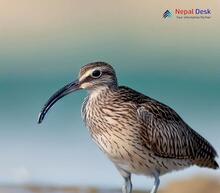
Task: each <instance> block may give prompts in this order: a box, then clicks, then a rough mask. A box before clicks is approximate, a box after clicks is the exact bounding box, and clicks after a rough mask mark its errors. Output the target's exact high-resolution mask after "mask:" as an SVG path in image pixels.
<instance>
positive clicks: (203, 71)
mask: <svg viewBox="0 0 220 193" xmlns="http://www.w3.org/2000/svg"><path fill="white" fill-rule="evenodd" d="M175 8H181V9H184V8H185V9H191V8H203V9H206V8H210V9H211V10H212V17H211V18H210V19H197V20H196V19H185V20H178V19H176V18H175V16H173V17H171V18H168V19H163V18H162V15H163V13H164V12H165V11H166V10H167V9H169V10H171V11H172V10H174V9H175ZM219 9H220V3H219V1H217V0H216V1H195V2H185V1H182V2H176V1H174V0H172V1H162V0H160V1H153V0H148V1H145V0H140V1H134V0H133V1H132V0H117V1H115V0H113V1H103V0H93V1H86V0H62V1H59V0H19V1H17V0H15V1H8V0H0V24H1V25H0V29H1V30H0V42H1V43H0V50H1V51H0V121H1V123H0V152H1V155H0V184H2V185H5V184H6V185H7V184H52V185H53V184H54V185H73V186H74V185H77V186H78V185H79V186H80V185H86V186H98V187H109V188H114V187H120V186H121V183H122V182H123V181H122V178H121V177H120V175H119V174H118V172H117V171H116V169H115V168H114V166H113V164H112V163H111V162H110V161H109V160H108V159H107V158H106V157H105V156H104V155H103V154H102V152H101V151H100V150H99V149H98V148H97V147H96V145H95V144H94V143H93V142H92V140H91V139H90V136H89V133H88V130H87V129H86V128H85V126H84V124H83V122H82V119H81V116H80V108H81V103H82V102H83V98H84V97H85V96H86V94H87V93H86V92H85V91H81V92H78V93H75V94H73V95H69V96H68V97H65V99H64V100H61V101H59V102H58V103H57V104H56V105H55V106H54V107H53V108H52V109H51V111H50V112H49V113H48V115H47V117H46V119H45V121H44V122H43V124H41V125H38V124H37V116H38V113H39V111H40V110H41V107H42V106H43V104H44V103H45V102H46V101H47V99H48V98H49V97H50V96H51V94H53V93H54V92H55V91H56V90H57V89H59V88H61V87H62V86H63V85H65V84H66V83H68V82H70V81H72V80H74V79H75V78H76V77H77V76H78V72H79V69H80V67H81V66H82V65H85V64H87V63H90V62H93V61H97V60H101V61H105V62H109V63H110V64H112V65H113V66H114V67H115V69H116V72H117V75H118V80H119V83H120V84H121V85H129V86H130V87H132V88H134V89H136V90H139V91H140V92H143V93H145V94H146V95H148V96H151V97H153V98H155V99H157V100H160V101H162V102H163V103H165V104H167V105H169V106H171V107H172V108H174V109H175V110H176V111H177V112H178V113H179V114H180V115H181V116H182V117H183V119H184V120H185V121H186V122H187V123H188V124H189V125H190V126H191V127H192V128H194V129H195V130H196V131H198V132H199V133H200V134H201V135H203V136H204V137H206V139H208V140H209V141H210V142H211V143H212V145H213V146H214V147H215V148H216V150H217V152H218V153H220V140H219V138H220V130H219V129H220V100H219V99H220V58H219V49H220V37H219V34H220V10H219ZM218 163H220V160H219V159H218ZM196 175H201V176H212V177H214V178H219V177H220V171H219V170H218V171H213V170H208V169H199V168H197V167H193V168H190V169H186V170H184V171H182V172H173V173H172V174H170V175H166V176H163V177H162V178H161V183H162V186H164V185H166V184H167V183H169V182H171V181H173V180H174V179H175V180H176V179H178V180H181V179H188V178H190V177H192V176H196ZM152 183H153V180H152V179H149V178H146V177H141V176H134V177H133V184H134V187H136V188H145V189H147V188H150V187H151V186H152Z"/></svg>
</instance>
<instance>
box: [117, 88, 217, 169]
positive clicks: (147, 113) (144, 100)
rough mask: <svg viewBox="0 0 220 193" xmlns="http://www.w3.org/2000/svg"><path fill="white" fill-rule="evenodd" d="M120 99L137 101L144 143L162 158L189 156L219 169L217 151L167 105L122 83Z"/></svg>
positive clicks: (201, 164) (132, 102) (201, 163)
mask: <svg viewBox="0 0 220 193" xmlns="http://www.w3.org/2000/svg"><path fill="white" fill-rule="evenodd" d="M118 93H119V94H120V100H122V103H123V102H130V103H131V104H135V105H136V108H137V117H138V119H139V121H140V122H141V124H142V125H144V129H142V137H143V143H144V144H145V145H146V146H148V148H150V149H152V150H153V152H154V153H155V154H156V155H157V156H159V157H162V158H171V159H172V158H173V159H188V160H191V161H192V164H196V165H198V166H201V167H209V168H213V169H216V168H218V167H219V166H218V164H217V162H216V161H215V157H216V156H217V152H216V151H215V149H214V148H213V146H212V145H211V144H210V143H209V142H208V141H207V140H206V139H205V138H203V137H202V136H201V135H200V134H198V133H197V132H196V131H194V130H193V129H192V128H191V127H190V126H189V125H188V124H186V123H185V121H183V119H182V118H181V117H180V116H179V115H178V114H177V113H176V112H175V111H174V110H173V109H172V108H170V107H168V106H167V105H165V104H163V103H161V102H159V101H157V100H155V99H152V98H150V97H147V96H145V95H143V94H141V93H139V92H137V91H135V90H133V89H130V88H128V87H124V86H121V87H119V92H118Z"/></svg>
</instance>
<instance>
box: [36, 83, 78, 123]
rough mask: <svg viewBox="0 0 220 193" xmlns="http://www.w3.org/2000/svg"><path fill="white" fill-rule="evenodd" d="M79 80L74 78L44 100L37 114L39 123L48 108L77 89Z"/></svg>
mask: <svg viewBox="0 0 220 193" xmlns="http://www.w3.org/2000/svg"><path fill="white" fill-rule="evenodd" d="M79 89H80V88H79V81H78V80H76V81H74V82H71V83H69V84H67V85H66V86H64V87H63V88H61V89H60V90H58V91H57V92H55V93H54V94H53V95H52V96H51V97H50V98H49V100H48V101H47V102H46V104H45V105H44V107H43V108H42V110H41V112H40V113H39V115H38V123H39V124H40V123H41V122H42V121H43V120H44V117H45V115H46V114H47V112H48V111H49V110H50V108H51V107H52V106H53V105H54V104H55V103H56V102H57V101H58V100H60V99H61V98H63V97H64V96H66V95H68V94H70V93H71V92H74V91H76V90H79Z"/></svg>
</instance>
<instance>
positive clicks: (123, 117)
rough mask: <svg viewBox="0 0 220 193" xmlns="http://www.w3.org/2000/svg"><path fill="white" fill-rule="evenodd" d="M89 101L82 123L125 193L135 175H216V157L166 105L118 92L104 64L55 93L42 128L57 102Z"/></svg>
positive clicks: (85, 69) (125, 90) (90, 68)
mask: <svg viewBox="0 0 220 193" xmlns="http://www.w3.org/2000/svg"><path fill="white" fill-rule="evenodd" d="M80 89H85V90H87V91H88V93H89V95H88V96H87V97H86V99H85V101H84V103H83V105H82V117H83V120H84V122H85V124H86V126H87V127H88V128H89V131H90V133H91V137H92V139H93V140H94V141H95V143H96V144H97V145H98V146H99V148H100V149H101V150H102V151H103V152H104V153H105V154H106V155H107V157H108V158H109V159H110V160H111V161H112V162H113V163H114V164H115V166H116V168H117V169H118V171H119V172H120V174H121V175H122V177H123V178H124V181H125V184H124V185H123V188H122V192H123V193H131V191H132V183H131V174H140V175H146V176H151V177H154V179H155V181H154V185H153V187H152V189H151V193H156V192H157V189H158V186H159V183H160V180H159V176H160V175H163V174H166V173H168V172H171V171H173V170H180V169H183V168H186V167H189V166H192V165H197V166H200V167H208V168H213V169H217V168H218V164H217V162H216V161H215V157H216V156H217V153H216V151H215V149H214V148H213V147H212V145H211V144H210V143H209V142H208V141H207V140H206V139H204V138H203V137H202V136H201V135H199V134H198V133H197V132H196V131H194V130H193V129H192V128H191V127H190V126H189V125H188V124H186V123H185V122H184V121H183V119H182V118H181V117H180V116H179V115H178V114H177V113H176V112H175V111H174V110H173V109H172V108H170V107H168V106H167V105H165V104H163V103H161V102H159V101H157V100H155V99H152V98H150V97H148V96H145V95H143V94H141V93H139V92H137V91H135V90H133V89H131V88H128V87H126V86H119V85H118V82H117V77H116V74H115V70H114V69H113V67H112V66H111V65H109V64H107V63H105V62H94V63H90V64H87V65H85V66H83V67H82V68H81V70H80V73H79V78H78V79H77V80H76V81H74V82H72V83H70V84H68V85H66V86H64V87H63V88H62V89H60V90H59V91H57V92H56V93H55V94H54V95H53V96H52V97H51V98H50V99H49V100H48V102H47V103H46V104H45V105H44V107H43V109H42V111H41V112H40V114H39V120H38V122H39V123H41V122H42V121H43V119H44V116H45V115H46V113H47V112H48V110H49V109H50V108H51V107H52V106H53V104H54V103H56V101H58V100H59V99H61V98H62V97H64V96H65V95H67V94H69V93H72V92H74V91H76V90H80Z"/></svg>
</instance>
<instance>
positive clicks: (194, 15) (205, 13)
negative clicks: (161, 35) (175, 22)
mask: <svg viewBox="0 0 220 193" xmlns="http://www.w3.org/2000/svg"><path fill="white" fill-rule="evenodd" d="M170 17H174V18H176V19H210V18H211V17H212V10H211V9H209V8H207V9H204V8H203V9H200V8H196V9H195V8H190V9H180V8H176V9H173V10H172V12H171V11H170V10H168V9H167V10H166V11H165V12H164V13H163V17H162V18H163V19H166V18H170Z"/></svg>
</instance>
